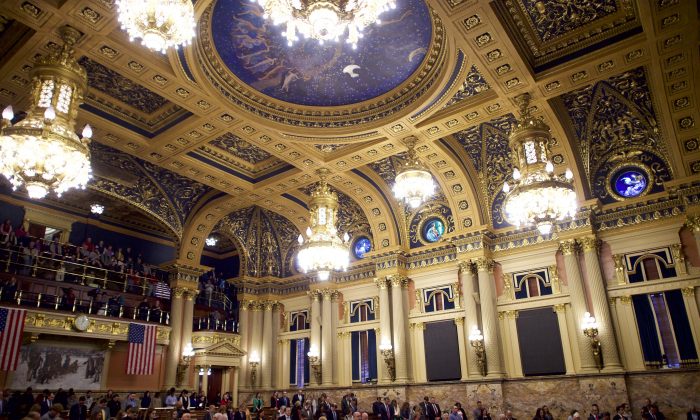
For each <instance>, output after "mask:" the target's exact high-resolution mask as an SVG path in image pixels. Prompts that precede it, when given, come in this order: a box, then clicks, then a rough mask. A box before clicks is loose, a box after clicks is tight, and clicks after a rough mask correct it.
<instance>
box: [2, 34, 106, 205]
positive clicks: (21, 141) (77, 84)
mask: <svg viewBox="0 0 700 420" xmlns="http://www.w3.org/2000/svg"><path fill="white" fill-rule="evenodd" d="M60 34H61V38H62V39H63V41H64V45H63V47H62V48H61V50H60V51H57V52H56V53H53V54H49V55H46V56H44V57H42V58H40V59H39V60H38V61H37V63H36V65H35V66H34V69H33V70H32V75H31V77H32V86H33V88H32V93H31V106H30V107H29V110H28V111H27V116H26V117H25V118H24V119H23V120H21V121H20V122H18V123H16V124H14V125H12V119H13V118H14V112H13V110H12V106H8V107H7V108H5V110H3V112H2V123H1V126H0V172H1V173H2V174H3V175H4V176H5V177H6V178H7V179H8V180H9V181H10V183H11V184H12V189H13V190H16V189H17V187H19V186H21V185H22V184H24V185H25V186H26V189H27V194H28V195H29V197H30V198H33V199H40V198H44V197H45V196H46V195H47V194H48V193H49V192H50V191H53V192H55V193H56V194H57V195H58V196H61V194H62V193H64V192H66V191H68V190H69V189H71V188H83V189H84V188H85V186H86V185H87V183H88V181H89V180H90V178H92V168H91V166H90V137H92V129H91V128H90V126H89V125H85V128H84V129H83V132H82V136H78V135H77V134H76V133H75V132H74V129H75V118H76V116H77V114H78V106H79V105H80V103H81V102H82V99H83V92H85V89H86V88H87V75H86V73H85V69H83V68H82V67H81V66H80V65H79V64H78V62H77V61H76V60H75V57H74V55H73V52H74V51H73V45H75V42H76V41H77V40H78V38H79V37H80V35H81V34H80V32H78V31H77V30H75V29H74V28H71V27H69V26H64V27H62V28H61V31H60Z"/></svg>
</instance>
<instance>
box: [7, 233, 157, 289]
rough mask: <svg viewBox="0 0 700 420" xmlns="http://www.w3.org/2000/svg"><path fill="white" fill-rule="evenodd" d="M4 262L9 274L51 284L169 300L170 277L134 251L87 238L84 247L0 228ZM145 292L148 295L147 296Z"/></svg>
mask: <svg viewBox="0 0 700 420" xmlns="http://www.w3.org/2000/svg"><path fill="white" fill-rule="evenodd" d="M0 259H1V260H3V261H6V262H7V264H8V267H9V269H10V270H9V271H11V272H13V273H15V274H19V275H33V276H36V277H39V278H44V279H47V280H56V281H64V282H74V283H83V284H93V285H95V286H97V285H98V284H101V285H102V286H103V287H104V288H107V289H111V290H118V291H127V292H131V293H139V294H146V295H148V296H156V297H161V298H163V297H166V298H169V295H170V289H169V287H168V285H167V273H166V272H164V271H161V270H158V269H157V268H156V267H155V266H153V265H151V264H148V263H147V262H145V260H144V257H143V255H142V254H140V253H136V252H134V251H133V250H132V249H131V247H128V246H127V247H123V248H122V247H116V248H115V247H114V246H112V245H110V244H105V242H104V241H103V240H99V241H97V242H95V241H93V239H92V237H86V238H85V240H84V241H83V243H82V244H80V245H74V244H71V243H69V242H65V243H61V242H60V241H59V235H53V237H52V238H51V239H50V240H49V239H44V238H35V237H32V236H30V235H29V234H28V233H27V231H26V230H25V228H24V225H23V224H19V225H18V226H13V225H12V222H11V221H10V220H9V219H7V220H5V222H3V223H2V225H0ZM144 292H145V293H144Z"/></svg>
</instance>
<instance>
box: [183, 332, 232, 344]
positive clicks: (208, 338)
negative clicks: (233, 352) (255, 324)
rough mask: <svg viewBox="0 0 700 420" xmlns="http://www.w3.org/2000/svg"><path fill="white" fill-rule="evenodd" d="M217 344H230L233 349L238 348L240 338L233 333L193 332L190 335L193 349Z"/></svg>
mask: <svg viewBox="0 0 700 420" xmlns="http://www.w3.org/2000/svg"><path fill="white" fill-rule="evenodd" d="M218 343H230V344H232V345H234V346H235V347H240V345H241V336H240V335H238V334H233V333H221V332H215V331H195V332H193V333H192V344H193V345H194V346H195V347H207V346H210V345H212V344H218Z"/></svg>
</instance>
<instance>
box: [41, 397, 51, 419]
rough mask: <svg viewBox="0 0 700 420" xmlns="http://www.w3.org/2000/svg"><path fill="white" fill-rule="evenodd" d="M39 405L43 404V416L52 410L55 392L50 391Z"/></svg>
mask: <svg viewBox="0 0 700 420" xmlns="http://www.w3.org/2000/svg"><path fill="white" fill-rule="evenodd" d="M39 405H40V406H41V411H40V413H41V415H42V416H43V415H44V414H46V413H48V412H49V410H51V406H53V392H49V393H48V395H46V394H45V396H44V398H43V399H42V400H41V403H40V404H39Z"/></svg>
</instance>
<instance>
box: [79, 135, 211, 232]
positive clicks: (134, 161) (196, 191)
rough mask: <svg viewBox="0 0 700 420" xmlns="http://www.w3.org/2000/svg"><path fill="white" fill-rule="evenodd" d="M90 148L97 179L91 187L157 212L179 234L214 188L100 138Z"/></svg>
mask: <svg viewBox="0 0 700 420" xmlns="http://www.w3.org/2000/svg"><path fill="white" fill-rule="evenodd" d="M91 150H92V161H93V165H94V167H95V179H94V180H93V181H92V182H91V183H90V188H93V189H95V190H97V191H100V192H103V193H105V194H108V195H111V196H115V197H118V198H120V199H123V200H125V201H127V202H130V203H131V204H133V205H134V206H136V207H138V208H140V209H141V210H144V211H146V212H147V213H149V214H151V215H153V216H155V217H156V218H158V219H159V220H160V221H162V222H163V223H164V224H165V225H167V226H168V227H169V228H170V229H172V231H173V232H174V233H175V234H176V236H177V237H180V236H181V235H182V227H183V224H184V223H185V220H186V219H187V217H188V215H189V214H190V212H191V211H192V209H193V208H194V207H195V206H196V204H197V202H198V201H199V199H201V198H202V197H203V196H204V195H205V194H206V193H207V192H209V191H211V188H210V187H207V186H205V185H203V184H200V183H199V182H195V181H192V180H191V179H189V178H187V177H184V176H182V175H178V174H176V173H174V172H171V171H169V170H167V169H163V168H161V167H159V166H156V165H154V164H152V163H149V162H146V161H143V160H141V159H138V158H136V157H134V156H131V155H129V154H126V153H124V152H120V151H118V150H116V149H112V148H110V147H108V146H104V145H101V144H99V143H97V142H93V143H92V144H91Z"/></svg>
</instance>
